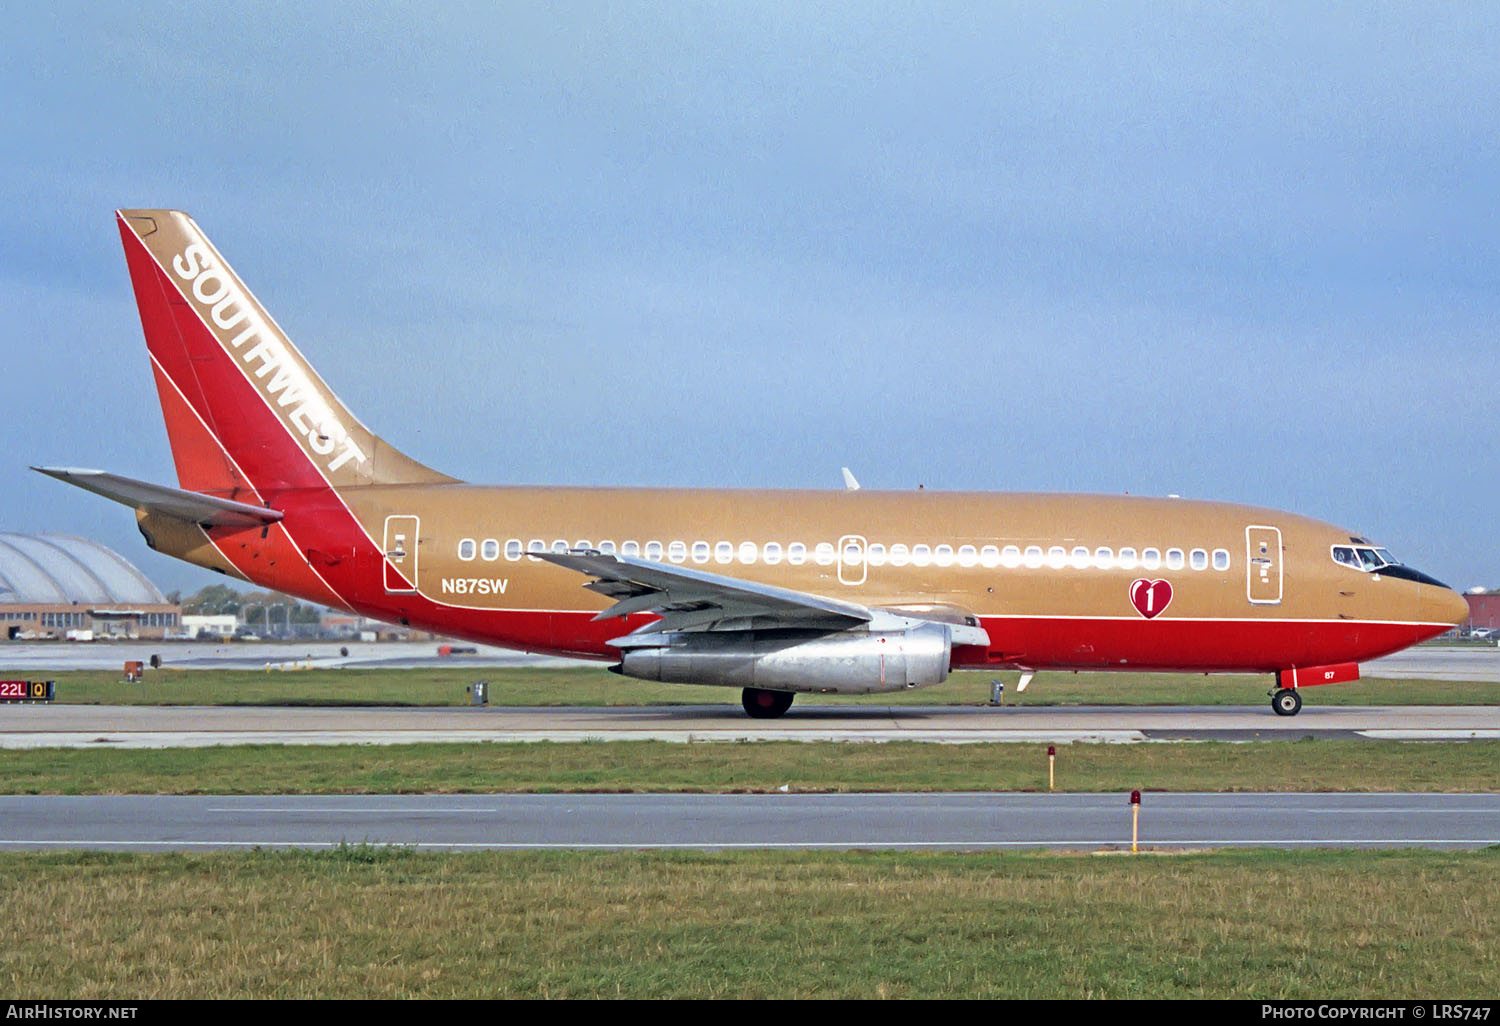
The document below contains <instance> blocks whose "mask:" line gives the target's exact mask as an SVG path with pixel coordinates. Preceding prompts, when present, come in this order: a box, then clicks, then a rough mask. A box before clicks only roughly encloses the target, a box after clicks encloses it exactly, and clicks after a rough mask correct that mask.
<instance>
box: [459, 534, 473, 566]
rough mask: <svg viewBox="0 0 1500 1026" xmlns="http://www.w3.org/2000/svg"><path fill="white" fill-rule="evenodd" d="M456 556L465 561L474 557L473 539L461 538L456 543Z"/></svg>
mask: <svg viewBox="0 0 1500 1026" xmlns="http://www.w3.org/2000/svg"><path fill="white" fill-rule="evenodd" d="M458 558H459V559H461V560H463V561H464V562H465V563H467V562H468V561H469V560H471V559H473V558H474V539H473V538H463V539H461V540H460V541H459V543H458Z"/></svg>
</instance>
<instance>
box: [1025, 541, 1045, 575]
mask: <svg viewBox="0 0 1500 1026" xmlns="http://www.w3.org/2000/svg"><path fill="white" fill-rule="evenodd" d="M1026 565H1027V566H1028V567H1030V568H1031V569H1032V570H1036V569H1037V568H1039V567H1040V566H1041V565H1042V547H1041V546H1040V545H1028V546H1026Z"/></svg>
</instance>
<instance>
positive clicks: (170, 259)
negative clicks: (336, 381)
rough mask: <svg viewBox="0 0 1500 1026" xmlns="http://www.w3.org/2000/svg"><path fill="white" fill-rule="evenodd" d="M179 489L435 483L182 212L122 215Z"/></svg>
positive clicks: (230, 491) (438, 479)
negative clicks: (344, 394)
mask: <svg viewBox="0 0 1500 1026" xmlns="http://www.w3.org/2000/svg"><path fill="white" fill-rule="evenodd" d="M118 216H119V222H120V236H121V239H122V241H123V242H124V245H125V259H126V262H127V263H128V264H129V267H130V278H131V282H132V284H133V285H134V287H135V296H136V303H137V305H138V306H139V307H140V313H141V326H142V328H143V329H144V331H145V334H146V345H147V347H148V348H149V349H150V351H151V362H152V369H153V371H154V372H155V375H156V387H157V392H158V393H159V395H160V397H161V405H162V415H163V417H164V418H165V420H166V425H167V436H168V438H169V439H170V441H171V445H172V457H173V459H174V460H175V461H176V464H177V478H178V481H179V482H180V483H181V485H182V487H184V488H188V489H191V490H193V491H201V492H211V493H215V494H222V495H225V496H227V497H231V498H232V497H235V496H236V495H238V494H239V493H242V492H246V491H249V490H251V489H253V490H256V491H259V492H261V493H265V492H266V491H276V490H281V489H286V488H321V487H325V486H328V485H331V486H333V487H335V488H337V487H343V486H352V485H366V484H418V483H443V482H450V481H452V480H453V479H452V478H450V477H447V476H445V475H443V474H439V473H438V472H436V471H434V470H431V469H430V468H428V467H425V466H423V465H422V464H420V463H418V462H417V461H416V460H413V459H411V458H410V457H408V456H405V455H403V454H402V453H400V452H398V451H397V450H395V449H393V448H391V447H390V446H389V445H387V444H386V443H385V442H383V441H382V440H381V439H380V438H379V437H377V436H376V435H375V434H373V433H372V432H371V431H370V430H369V429H368V428H366V427H365V426H364V425H363V424H361V423H360V422H359V421H358V420H357V419H355V417H354V415H353V414H352V413H350V412H349V410H348V409H346V408H345V407H344V405H343V404H342V403H341V402H340V401H339V400H338V398H337V397H336V396H335V395H334V394H333V391H332V390H331V389H329V387H328V386H327V385H326V384H324V383H323V380H322V379H321V378H320V377H318V374H317V372H316V371H314V370H313V369H312V367H311V365H309V364H308V362H307V361H306V360H305V359H304V358H303V356H302V354H301V353H299V352H297V349H296V347H294V346H293V345H292V343H291V341H290V340H289V339H288V338H287V337H286V335H285V334H284V333H283V332H282V331H281V329H280V328H279V327H278V326H277V325H276V322H275V321H273V320H272V319H271V317H270V315H269V314H267V313H266V312H265V309H264V308H263V307H262V306H261V305H260V303H259V302H258V301H257V300H256V299H255V297H254V296H253V295H251V294H250V290H249V289H247V288H245V286H244V285H243V284H242V283H241V282H240V280H239V278H237V277H236V276H235V274H234V272H233V271H232V270H230V268H229V265H228V264H227V263H225V262H224V259H223V257H221V256H220V255H219V253H218V251H217V250H216V249H214V247H213V244H212V243H210V242H209V241H208V239H207V238H206V237H205V236H204V235H203V233H202V232H201V231H199V229H198V226H197V225H196V224H194V223H193V221H192V219H191V218H189V217H188V216H187V215H186V214H184V213H182V212H180V211H176V210H122V211H119V214H118Z"/></svg>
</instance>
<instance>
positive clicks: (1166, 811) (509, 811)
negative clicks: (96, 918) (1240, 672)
mask: <svg viewBox="0 0 1500 1026" xmlns="http://www.w3.org/2000/svg"><path fill="white" fill-rule="evenodd" d="M1130 818H1131V817H1130V809H1129V805H1128V799H1127V796H1126V795H1125V794H1105V795H1098V794H1091V795H1018V794H961V795H960V794H917V795H913V794H900V795H897V794H868V795H812V794H809V795H660V794H657V795H366V796H340V795H330V796H321V797H289V796H279V797H269V796H237V797H216V796H183V797H179V796H173V797H161V796H102V797H58V796H45V797H35V796H31V797H0V849H10V850H14V849H31V850H56V849H78V848H108V849H125V850H141V851H164V850H179V851H195V850H204V849H236V848H249V847H257V846H259V847H276V848H280V847H298V848H324V847H330V846H333V845H336V844H339V843H351V844H354V843H371V844H392V845H407V846H412V847H416V848H422V849H448V850H468V849H522V848H531V849H546V848H597V849H619V848H627V849H634V848H641V849H644V848H667V849H672V848H690V849H710V850H711V849H720V848H772V849H796V848H807V849H824V848H832V849H849V848H908V849H954V850H975V849H1013V848H1062V849H1107V848H1116V849H1118V848H1122V847H1128V846H1129V844H1130V828H1131V824H1130ZM1140 830H1141V833H1140V837H1141V842H1142V843H1143V844H1144V845H1146V846H1148V847H1163V848H1218V847H1244V846H1251V847H1282V848H1287V847H1298V848H1301V847H1339V848H1352V847H1358V848H1377V847H1378V848H1387V847H1426V848H1476V847H1482V846H1485V845H1491V844H1497V843H1500V795H1447V794H1400V795H1395V794H1358V795H1344V794H1233V795H1222V794H1147V795H1145V796H1144V800H1143V804H1142V806H1141V816H1140Z"/></svg>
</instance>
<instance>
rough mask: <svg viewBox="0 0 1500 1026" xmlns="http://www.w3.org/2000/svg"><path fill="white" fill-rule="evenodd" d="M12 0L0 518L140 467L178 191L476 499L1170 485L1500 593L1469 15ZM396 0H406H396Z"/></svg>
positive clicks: (1497, 412)
mask: <svg viewBox="0 0 1500 1026" xmlns="http://www.w3.org/2000/svg"><path fill="white" fill-rule="evenodd" d="M975 6H976V5H963V4H960V5H954V6H940V5H936V4H920V5H893V6H881V5H873V4H866V3H851V4H800V3H799V4H747V5H740V4H727V3H726V4H689V3H680V2H673V3H665V4H642V5H616V4H610V5H589V4H583V3H576V4H565V5H535V6H532V5H522V4H510V3H508V4H504V5H493V4H474V5H394V6H385V5H380V4H372V3H359V4H348V5H339V6H336V7H335V6H332V5H328V6H327V7H326V9H325V5H300V4H272V5H264V6H256V5H241V6H237V7H235V8H233V9H228V8H225V7H223V6H222V5H201V4H192V5H188V4H160V3H149V2H148V3H144V4H131V5H119V6H118V7H117V8H115V9H114V10H112V11H108V10H106V11H101V9H100V5H96V4H67V3H63V4H57V5H52V6H48V7H46V9H42V6H41V5H35V7H34V8H26V9H23V10H22V11H20V12H19V13H12V14H11V15H9V16H8V18H7V21H8V31H7V33H6V36H5V38H4V39H3V40H0V87H3V94H4V95H5V97H6V102H5V104H4V105H3V106H0V124H3V126H4V128H5V138H6V139H7V144H6V156H5V159H4V160H3V161H0V195H3V196H4V198H5V203H4V211H5V214H6V216H5V217H4V218H3V220H0V310H3V311H4V314H5V316H4V322H3V323H4V328H3V329H0V330H3V331H4V332H5V338H4V341H3V346H4V350H3V351H4V352H5V359H6V367H5V369H4V371H3V376H0V399H3V402H4V408H5V409H6V410H7V411H8V413H9V414H10V418H9V427H10V430H9V432H8V434H9V436H10V441H9V444H7V445H6V446H4V447H3V451H4V452H5V453H6V454H7V456H8V458H7V459H5V460H3V461H0V495H3V497H4V498H3V503H0V527H3V528H5V529H11V530H27V531H40V530H57V531H65V532H70V533H75V534H80V535H85V536H88V537H91V538H96V539H98V540H100V541H103V542H104V543H106V544H108V545H111V546H113V547H115V548H117V549H119V550H120V551H122V552H124V553H125V554H126V555H127V556H129V557H130V558H131V559H133V560H135V561H137V563H138V565H140V566H141V567H142V568H143V569H145V570H146V571H147V572H148V573H149V574H151V575H152V576H153V577H155V578H156V579H157V580H158V581H159V582H160V583H161V584H162V585H163V586H164V587H168V588H171V587H182V588H185V589H195V588H196V587H198V586H199V585H201V584H203V583H207V582H209V581H210V580H211V579H212V578H211V575H209V574H207V573H206V572H202V571H198V570H195V569H193V568H190V567H186V566H185V565H183V564H178V563H176V562H175V561H172V560H168V559H166V558H164V557H159V556H156V555H155V554H152V553H150V552H148V551H147V550H146V549H145V548H144V546H143V545H142V544H141V543H140V541H139V537H138V536H137V535H136V533H135V530H134V524H133V521H132V518H131V516H130V515H129V513H128V512H127V511H125V510H123V509H122V508H120V507H117V506H114V505H113V504H110V503H107V502H104V501H103V500H96V499H94V498H92V497H89V496H85V495H83V494H81V493H77V492H75V491H73V490H70V489H68V488H66V487H64V486H62V485H59V484H57V483H56V482H53V481H50V480H47V479H44V478H42V477H40V476H38V475H35V474H32V473H30V472H29V471H27V470H25V467H26V465H27V464H30V463H61V464H71V465H80V466H97V467H101V468H104V469H109V470H114V471H118V472H121V473H126V474H130V475H133V476H139V477H146V478H151V479H155V480H162V481H171V480H173V477H172V469H171V467H172V465H171V460H170V456H169V453H168V449H167V446H166V441H165V434H164V432H163V430H162V427H161V418H160V413H159V411H158V407H157V404H156V399H155V395H154V391H153V388H152V384H151V378H150V373H149V369H148V363H147V360H146V356H145V348H144V345H143V343H142V340H141V336H140V324H139V321H138V320H137V318H136V314H135V310H134V306H133V303H132V300H131V296H130V290H129V285H128V279H127V276H126V272H125V267H124V261H123V259H122V257H121V252H120V247H119V240H118V237H117V235H116V233H115V228H114V225H113V222H112V218H111V211H112V210H113V209H114V208H116V207H120V206H172V207H180V208H182V209H185V210H188V211H189V212H190V213H191V214H192V215H193V216H194V217H195V219H196V220H197V221H198V223H199V224H200V226H202V227H203V229H204V230H205V231H206V232H208V234H209V235H210V237H211V238H212V239H213V240H214V242H215V243H216V245H217V246H218V247H219V249H220V250H221V251H222V252H223V253H224V255H225V256H226V258H227V259H228V260H229V261H230V263H231V264H233V265H234V267H235V269H236V270H237V271H238V272H239V274H240V275H241V277H243V278H244V279H245V280H246V282H247V283H248V284H249V285H250V287H251V288H252V289H253V290H254V291H255V292H256V294H257V295H258V296H259V297H260V299H261V300H262V301H263V302H264V303H265V304H266V305H267V306H268V307H269V309H270V310H271V311H272V313H273V314H274V315H275V316H276V318H277V319H278V321H279V322H280V323H281V324H282V326H283V327H284V328H286V329H287V331H288V333H289V334H290V335H291V336H292V338H293V339H294V340H295V341H296V342H297V344H298V346H299V348H301V349H302V350H303V352H304V353H305V354H306V355H307V356H308V358H309V359H310V360H312V361H313V363H314V365H315V366H317V367H318V369H319V371H320V372H321V373H322V374H323V376H324V377H325V378H326V379H328V381H329V382H330V384H332V385H333V387H334V388H335V389H336V390H337V391H338V392H339V394H340V395H341V396H342V398H343V399H344V400H345V401H346V402H347V403H348V404H349V405H350V406H351V407H352V408H353V409H354V410H355V411H356V412H357V413H358V414H359V416H360V417H361V419H362V420H364V421H365V423H367V424H368V425H369V426H370V427H372V428H373V429H374V430H376V431H378V432H380V433H381V434H383V435H384V436H385V437H386V438H387V439H389V440H390V441H391V442H392V443H394V444H396V445H397V446H399V447H401V448H404V449H406V450H407V451H409V452H411V453H412V455H414V456H416V457H418V458H419V459H422V460H423V461H425V462H427V463H430V464H432V465H434V466H437V467H439V468H441V469H443V470H446V471H448V472H449V473H452V474H455V475H457V476H460V477H464V478H467V479H471V480H476V481H485V482H514V483H568V484H622V485H652V484H662V485H716V486H717V485H722V486H738V485H745V486H757V487H761V486H771V487H780V486H787V487H825V486H826V487H838V486H839V485H840V478H839V471H838V468H839V466H840V465H841V464H848V465H849V466H851V467H853V468H854V470H855V472H856V474H857V475H858V476H859V478H860V480H861V482H862V483H863V484H864V485H865V486H866V487H888V488H907V487H914V486H915V485H917V484H918V483H922V484H924V485H925V486H926V487H928V488H946V489H979V490H1060V491H1092V492H1106V493H1110V492H1114V493H1118V492H1125V491H1129V492H1132V493H1136V494H1165V493H1168V492H1175V493H1180V494H1182V495H1184V496H1189V497H1194V498H1214V499H1227V500H1234V501H1245V502H1252V503H1257V504H1260V505H1266V506H1271V507H1275V508H1278V509H1288V510H1293V511H1296V512H1299V513H1304V514H1307V515H1310V516H1315V517H1320V518H1323V519H1327V520H1331V521H1333V522H1336V523H1340V524H1344V525H1346V526H1348V527H1350V528H1352V529H1355V530H1358V531H1362V532H1365V533H1368V534H1369V535H1371V536H1372V537H1375V538H1377V539H1379V540H1381V541H1383V542H1385V543H1387V544H1388V545H1390V546H1391V547H1392V548H1393V549H1394V550H1395V551H1396V553H1397V555H1399V556H1402V557H1403V558H1405V559H1407V560H1408V561H1410V562H1412V563H1414V564H1416V565H1418V566H1421V567H1422V568H1424V569H1426V570H1428V571H1429V572H1431V573H1433V574H1435V575H1436V576H1438V577H1440V578H1442V579H1445V580H1447V581H1449V582H1450V583H1452V584H1454V585H1456V586H1459V587H1468V586H1470V585H1474V584H1487V585H1500V546H1497V545H1496V543H1495V534H1496V527H1497V515H1496V510H1497V509H1500V488H1497V481H1500V443H1497V439H1496V431H1495V429H1496V426H1497V424H1500V398H1497V396H1500V342H1497V338H1500V335H1497V329H1500V316H1497V315H1500V287H1497V286H1500V257H1497V253H1500V245H1497V244H1500V205H1497V197H1500V152H1497V151H1500V103H1497V97H1500V8H1497V7H1495V6H1494V5H1473V6H1464V5H1445V6H1441V7H1434V6H1433V5H1416V4H1413V5H1409V6H1399V5H1390V6H1382V7H1380V8H1378V9H1374V10H1372V9H1371V8H1370V5H1364V4H1326V5H1316V6H1315V5H1303V4H1293V5H1284V6H1282V5H1262V4H1246V5H1194V4H1183V5H1170V4H1162V3H1155V4H1149V5H1145V4H1142V5H1131V4H1124V5H1119V4H1110V5H1105V4H1099V5H1091V4H1079V5H1069V4H1047V5H1038V4H1019V5H1015V6H1008V5H993V6H989V5H980V9H977V10H976V9H975ZM429 7H431V8H432V9H428V8H429Z"/></svg>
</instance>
